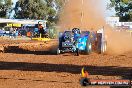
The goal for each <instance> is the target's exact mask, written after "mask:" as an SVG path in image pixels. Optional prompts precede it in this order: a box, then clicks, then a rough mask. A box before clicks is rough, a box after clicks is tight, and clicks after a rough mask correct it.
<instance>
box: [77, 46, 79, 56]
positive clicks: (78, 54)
mask: <svg viewBox="0 0 132 88" xmlns="http://www.w3.org/2000/svg"><path fill="white" fill-rule="evenodd" d="M76 55H77V56H79V49H78V48H77V49H76Z"/></svg>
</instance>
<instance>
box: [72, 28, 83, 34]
mask: <svg viewBox="0 0 132 88" xmlns="http://www.w3.org/2000/svg"><path fill="white" fill-rule="evenodd" d="M72 33H75V34H80V33H81V31H80V29H79V28H73V29H72Z"/></svg>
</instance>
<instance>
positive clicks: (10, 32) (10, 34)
mask: <svg viewBox="0 0 132 88" xmlns="http://www.w3.org/2000/svg"><path fill="white" fill-rule="evenodd" d="M12 34H13V28H12V27H11V28H10V31H9V37H10V38H12Z"/></svg>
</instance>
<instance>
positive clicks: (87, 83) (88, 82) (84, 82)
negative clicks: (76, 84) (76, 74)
mask: <svg viewBox="0 0 132 88" xmlns="http://www.w3.org/2000/svg"><path fill="white" fill-rule="evenodd" d="M80 84H81V86H88V85H90V84H91V83H90V80H89V79H88V78H81V80H80Z"/></svg>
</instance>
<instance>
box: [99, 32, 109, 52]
mask: <svg viewBox="0 0 132 88" xmlns="http://www.w3.org/2000/svg"><path fill="white" fill-rule="evenodd" d="M106 47H107V43H106V41H105V40H102V33H98V34H97V52H98V53H99V54H102V53H105V51H106Z"/></svg>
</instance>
